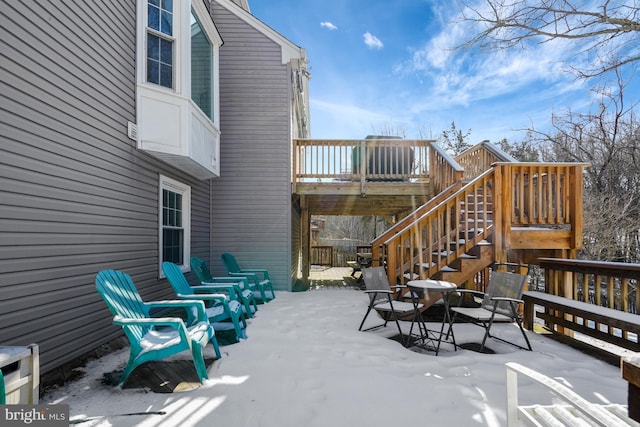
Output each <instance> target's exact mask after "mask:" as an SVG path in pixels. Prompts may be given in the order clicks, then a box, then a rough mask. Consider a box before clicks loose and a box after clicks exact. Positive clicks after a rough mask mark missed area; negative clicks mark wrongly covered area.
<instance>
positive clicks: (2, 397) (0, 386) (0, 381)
mask: <svg viewBox="0 0 640 427" xmlns="http://www.w3.org/2000/svg"><path fill="white" fill-rule="evenodd" d="M6 403H7V395H6V393H5V391H4V376H3V375H2V371H0V405H4V404H6Z"/></svg>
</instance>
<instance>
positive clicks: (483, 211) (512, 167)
mask: <svg viewBox="0 0 640 427" xmlns="http://www.w3.org/2000/svg"><path fill="white" fill-rule="evenodd" d="M477 157H478V156H475V158H474V159H475V161H476V162H475V163H474V168H475V169H476V170H478V169H479V168H478V162H477ZM586 166H587V165H585V164H566V163H565V164H543V163H518V162H515V161H512V160H511V159H509V161H502V162H494V163H492V164H491V165H490V166H487V168H486V170H484V171H483V172H482V173H480V174H479V176H477V177H474V178H472V179H470V180H469V181H468V182H467V183H466V184H465V183H464V182H463V181H462V180H461V181H460V182H457V183H455V184H453V185H451V186H450V187H448V188H447V189H445V190H444V191H443V192H441V193H440V194H438V195H436V196H435V197H434V198H433V199H431V200H430V201H428V202H427V203H425V204H424V205H422V206H420V207H419V208H418V209H417V210H416V211H414V212H413V213H412V214H410V215H409V216H407V217H406V218H404V219H403V220H402V221H400V222H398V223H397V224H395V225H394V226H393V227H392V228H390V229H389V230H387V231H386V232H385V233H384V234H382V235H380V236H379V237H378V238H376V239H375V240H374V241H373V242H372V252H373V260H374V264H375V263H376V262H378V263H383V264H385V265H386V266H387V273H388V274H389V280H390V282H392V283H394V282H395V283H406V282H407V281H409V280H411V279H417V278H420V279H426V278H433V279H441V280H446V281H450V282H453V283H456V284H457V285H458V286H461V285H464V286H465V287H473V279H474V277H476V275H477V273H479V272H482V271H483V270H484V271H486V269H487V267H488V266H490V265H491V264H492V263H494V262H500V263H502V262H506V261H511V262H520V263H528V264H530V263H532V261H535V260H536V259H537V257H538V256H541V255H542V256H550V255H551V254H553V255H558V254H561V255H562V254H564V255H566V254H571V253H575V250H577V249H579V248H580V247H581V243H582V241H581V232H582V230H581V227H582V171H583V169H584V167H586ZM572 251H573V252H572Z"/></svg>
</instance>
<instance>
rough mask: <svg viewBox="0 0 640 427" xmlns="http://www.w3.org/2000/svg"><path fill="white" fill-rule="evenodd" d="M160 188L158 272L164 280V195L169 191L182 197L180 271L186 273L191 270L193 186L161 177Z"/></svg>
mask: <svg viewBox="0 0 640 427" xmlns="http://www.w3.org/2000/svg"><path fill="white" fill-rule="evenodd" d="M158 187H159V191H158V271H159V272H160V274H159V275H160V278H161V279H162V278H164V277H165V276H164V273H163V272H162V262H163V261H164V259H163V256H164V241H163V240H164V239H163V237H164V235H163V230H164V224H163V221H162V216H163V205H162V198H163V194H162V193H163V190H169V191H172V192H174V193H178V194H180V195H181V196H182V230H183V233H184V241H183V242H182V243H183V248H182V265H180V269H181V270H182V271H184V272H186V271H190V270H191V266H190V258H191V186H189V185H187V184H184V183H182V182H180V181H176V180H175V179H172V178H169V177H167V176H164V175H160V184H159V186H158Z"/></svg>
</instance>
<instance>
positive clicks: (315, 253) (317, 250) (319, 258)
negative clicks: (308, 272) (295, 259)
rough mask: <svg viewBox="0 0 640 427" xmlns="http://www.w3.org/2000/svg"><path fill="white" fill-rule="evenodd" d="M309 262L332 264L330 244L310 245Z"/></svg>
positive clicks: (330, 265) (313, 263)
mask: <svg viewBox="0 0 640 427" xmlns="http://www.w3.org/2000/svg"><path fill="white" fill-rule="evenodd" d="M311 264H312V265H324V266H329V267H332V266H333V247H332V246H312V247H311Z"/></svg>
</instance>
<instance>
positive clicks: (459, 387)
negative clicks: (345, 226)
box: [40, 288, 627, 427]
mask: <svg viewBox="0 0 640 427" xmlns="http://www.w3.org/2000/svg"><path fill="white" fill-rule="evenodd" d="M366 305H367V297H366V296H365V294H364V293H363V292H362V291H358V290H354V289H348V288H346V289H345V288H342V289H331V288H328V289H321V290H313V291H309V292H300V293H288V292H280V293H278V294H277V298H276V299H275V300H274V301H272V302H270V303H269V304H266V305H261V306H260V307H259V311H258V314H257V316H256V317H255V318H254V319H251V320H249V322H248V323H249V326H248V330H247V333H248V337H249V338H248V339H247V340H245V341H242V342H240V343H237V344H233V345H228V346H224V347H222V352H223V358H222V359H221V360H220V361H216V362H215V363H214V364H213V365H212V366H211V367H210V369H209V379H208V380H206V381H205V382H204V384H203V385H202V386H201V387H198V388H196V389H194V390H189V391H184V392H175V393H169V394H165V393H153V392H150V391H149V390H145V389H127V388H125V389H119V388H116V387H114V386H109V385H105V384H103V383H102V381H101V380H102V377H103V374H105V373H108V372H111V371H113V370H116V369H122V368H123V367H124V365H125V364H126V361H127V357H128V348H125V349H123V350H120V351H117V352H114V353H112V354H110V355H108V356H106V357H103V358H101V359H99V360H96V361H93V362H91V363H90V364H89V365H88V366H87V367H86V374H85V376H84V377H83V378H81V379H79V380H77V381H75V382H72V383H69V384H67V385H65V386H63V387H61V388H59V389H56V390H54V391H52V392H50V393H49V394H47V395H45V396H44V397H43V398H42V399H41V401H40V402H41V403H42V404H47V403H49V404H57V403H64V404H68V405H70V415H71V420H72V421H71V422H72V423H78V424H79V425H82V426H118V427H120V426H181V427H182V426H232V425H233V426H238V427H240V426H247V427H254V426H267V427H271V426H273V427H276V426H277V427H298V426H318V427H326V426H384V425H408V424H411V425H416V424H424V425H430V426H449V425H457V426H475V425H477V426H504V425H506V385H505V366H504V365H505V363H506V362H511V361H513V362H518V363H520V364H522V365H524V366H527V367H529V368H532V369H534V370H536V371H539V372H541V373H543V374H545V375H548V376H550V377H552V378H555V379H556V380H559V381H560V382H561V383H563V384H564V385H566V386H568V387H570V388H572V389H573V390H574V391H576V392H577V393H579V394H580V395H581V396H582V397H584V398H586V399H587V400H589V401H592V402H599V403H623V404H626V402H627V383H626V381H624V380H623V379H622V378H621V376H620V370H619V369H618V368H617V367H615V366H612V365H610V364H607V363H605V362H602V361H600V360H598V359H595V358H593V357H591V356H589V355H586V354H583V353H581V352H579V351H577V350H574V349H572V348H570V347H568V346H566V345H563V344H561V343H559V342H556V341H554V340H552V339H549V338H548V337H546V336H543V335H537V334H532V333H529V337H530V339H531V344H532V346H533V351H532V352H529V351H524V350H520V349H517V348H516V347H513V346H510V345H508V344H503V343H500V342H498V341H495V340H491V339H490V340H489V342H488V346H489V347H490V348H491V349H492V350H494V351H495V354H480V353H476V352H473V351H470V350H464V349H458V350H457V351H454V349H453V346H451V345H447V344H443V346H442V348H441V350H440V354H439V355H438V356H437V357H436V356H434V353H433V352H417V351H412V350H410V349H405V348H403V347H402V346H401V345H400V344H399V343H397V342H395V341H393V340H390V339H387V338H386V337H390V336H393V335H394V334H395V333H396V332H397V331H396V330H395V325H393V324H389V325H388V326H387V328H382V329H377V330H374V331H368V332H359V331H358V326H359V324H360V321H361V319H362V317H363V315H364V312H365V310H366ZM105 310H106V308H105ZM378 322H380V318H379V317H377V316H375V315H370V316H369V319H368V320H367V325H369V326H373V325H375V324H376V323H378ZM403 323H406V325H404V326H403V327H407V329H408V326H409V324H408V323H407V322H403ZM431 326H432V327H435V326H436V325H433V324H431ZM494 328H495V333H496V334H498V335H499V336H501V337H503V338H508V339H513V340H514V341H516V342H520V341H521V340H522V337H521V335H520V332H519V330H518V329H517V327H516V326H514V325H497V326H494ZM454 331H455V335H456V341H457V342H458V344H461V343H465V342H478V341H480V340H481V339H482V335H483V332H484V331H483V329H482V328H479V327H477V326H474V325H469V324H455V326H454ZM205 356H206V357H209V358H213V357H214V356H213V349H212V347H211V345H208V346H207V349H206V354H205ZM179 357H181V358H185V359H188V358H189V353H188V352H187V353H183V354H181V355H180V356H179ZM519 397H520V401H521V403H525V404H533V403H542V404H544V403H550V402H552V396H551V395H550V394H549V393H548V392H547V391H546V390H544V389H543V388H541V387H540V386H538V385H534V384H532V383H527V382H526V381H524V380H523V381H521V383H520V392H519ZM139 412H149V413H163V414H162V415H159V414H148V415H118V414H130V413H139ZM94 417H95V418H94ZM91 418H94V419H91Z"/></svg>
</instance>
